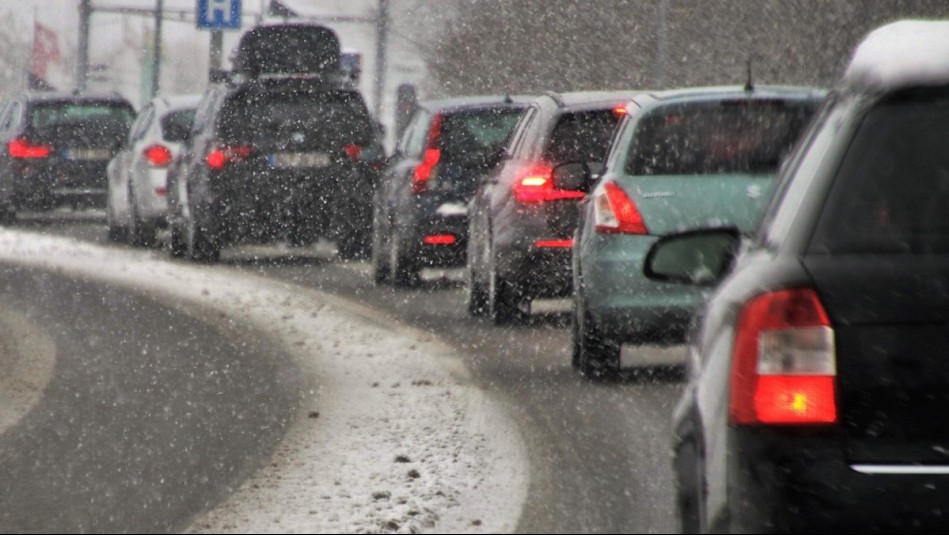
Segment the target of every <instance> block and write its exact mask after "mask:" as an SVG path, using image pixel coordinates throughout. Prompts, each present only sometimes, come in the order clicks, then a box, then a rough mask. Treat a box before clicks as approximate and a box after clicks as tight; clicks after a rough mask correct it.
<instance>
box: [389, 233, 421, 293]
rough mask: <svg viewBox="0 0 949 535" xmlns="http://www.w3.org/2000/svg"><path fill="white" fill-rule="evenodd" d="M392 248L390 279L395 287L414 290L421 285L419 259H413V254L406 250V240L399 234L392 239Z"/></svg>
mask: <svg viewBox="0 0 949 535" xmlns="http://www.w3.org/2000/svg"><path fill="white" fill-rule="evenodd" d="M391 241H392V248H391V249H390V251H391V254H390V255H389V279H390V280H391V282H392V284H393V285H394V286H398V287H402V288H414V287H416V286H418V285H419V284H421V282H422V276H421V267H420V266H419V265H418V259H416V258H413V257H412V252H411V251H408V250H406V249H407V248H406V247H405V240H402V239H400V238H399V236H398V235H397V234H393V235H392V237H391Z"/></svg>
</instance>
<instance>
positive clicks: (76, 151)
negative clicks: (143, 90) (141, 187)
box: [0, 92, 135, 221]
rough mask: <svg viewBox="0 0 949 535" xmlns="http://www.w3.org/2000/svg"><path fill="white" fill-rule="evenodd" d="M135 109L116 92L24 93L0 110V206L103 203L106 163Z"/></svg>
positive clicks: (9, 213) (9, 212) (7, 209)
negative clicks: (114, 93)
mask: <svg viewBox="0 0 949 535" xmlns="http://www.w3.org/2000/svg"><path fill="white" fill-rule="evenodd" d="M134 120H135V109H134V108H133V107H132V105H131V104H129V102H128V101H127V100H125V99H124V98H122V97H120V96H118V95H113V94H101V95H99V94H73V93H29V92H27V93H22V94H20V95H19V96H17V97H16V98H14V99H13V100H11V101H10V102H8V103H7V104H6V105H5V106H4V107H3V109H2V111H0V143H2V144H3V150H2V151H0V211H2V214H3V219H6V220H8V221H9V220H11V219H13V217H14V216H15V214H16V211H17V210H19V209H27V210H48V209H50V208H54V207H56V206H57V205H62V204H72V205H74V206H77V205H92V206H98V207H104V206H105V194H106V189H107V179H106V166H107V165H108V163H109V160H110V159H112V156H113V155H114V154H115V152H116V151H117V150H118V149H119V147H120V146H121V145H122V142H123V141H124V140H125V138H126V137H127V136H128V131H129V127H130V126H131V124H132V121H134Z"/></svg>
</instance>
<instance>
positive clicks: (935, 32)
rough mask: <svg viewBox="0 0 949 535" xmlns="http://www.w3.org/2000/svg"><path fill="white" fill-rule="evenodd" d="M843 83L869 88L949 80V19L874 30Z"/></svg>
mask: <svg viewBox="0 0 949 535" xmlns="http://www.w3.org/2000/svg"><path fill="white" fill-rule="evenodd" d="M841 82H842V84H843V85H844V86H845V87H852V88H854V89H861V90H868V91H889V90H894V89H900V88H905V87H911V86H919V85H934V84H943V83H949V21H941V20H938V21H937V20H902V21H898V22H894V23H891V24H887V25H885V26H881V27H879V28H877V29H876V30H873V31H872V32H870V33H869V34H867V36H866V37H865V38H864V39H863V41H862V42H861V43H860V44H859V45H857V48H856V50H855V51H854V54H853V57H852V58H851V60H850V64H849V65H848V66H847V70H846V71H845V72H844V76H843V79H842V80H841Z"/></svg>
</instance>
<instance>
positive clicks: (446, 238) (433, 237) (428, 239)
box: [422, 234, 458, 245]
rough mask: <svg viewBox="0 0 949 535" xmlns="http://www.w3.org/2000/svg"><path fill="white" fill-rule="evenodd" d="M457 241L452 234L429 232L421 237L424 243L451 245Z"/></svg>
mask: <svg viewBox="0 0 949 535" xmlns="http://www.w3.org/2000/svg"><path fill="white" fill-rule="evenodd" d="M456 241H458V238H456V237H455V235H454V234H429V235H428V236H425V237H424V238H422V243H424V244H425V245H452V244H453V243H455V242H456Z"/></svg>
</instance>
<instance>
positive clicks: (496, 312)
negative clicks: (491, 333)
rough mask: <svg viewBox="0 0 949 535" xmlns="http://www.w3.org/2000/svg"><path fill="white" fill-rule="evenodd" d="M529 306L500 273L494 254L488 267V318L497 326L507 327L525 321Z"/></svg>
mask: <svg viewBox="0 0 949 535" xmlns="http://www.w3.org/2000/svg"><path fill="white" fill-rule="evenodd" d="M529 306H530V305H529V304H528V302H527V300H526V299H524V298H523V297H522V296H521V295H520V293H519V292H518V291H517V288H516V287H515V286H514V284H513V283H512V282H510V281H508V280H507V279H505V278H504V277H502V276H501V274H500V273H498V270H497V267H496V266H495V256H494V253H493V252H492V253H491V258H490V265H489V267H488V317H489V318H491V321H492V322H494V324H495V325H507V324H510V323H514V322H516V321H520V320H523V319H525V318H526V317H527V315H528V314H529V312H528V310H527V307H529Z"/></svg>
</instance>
